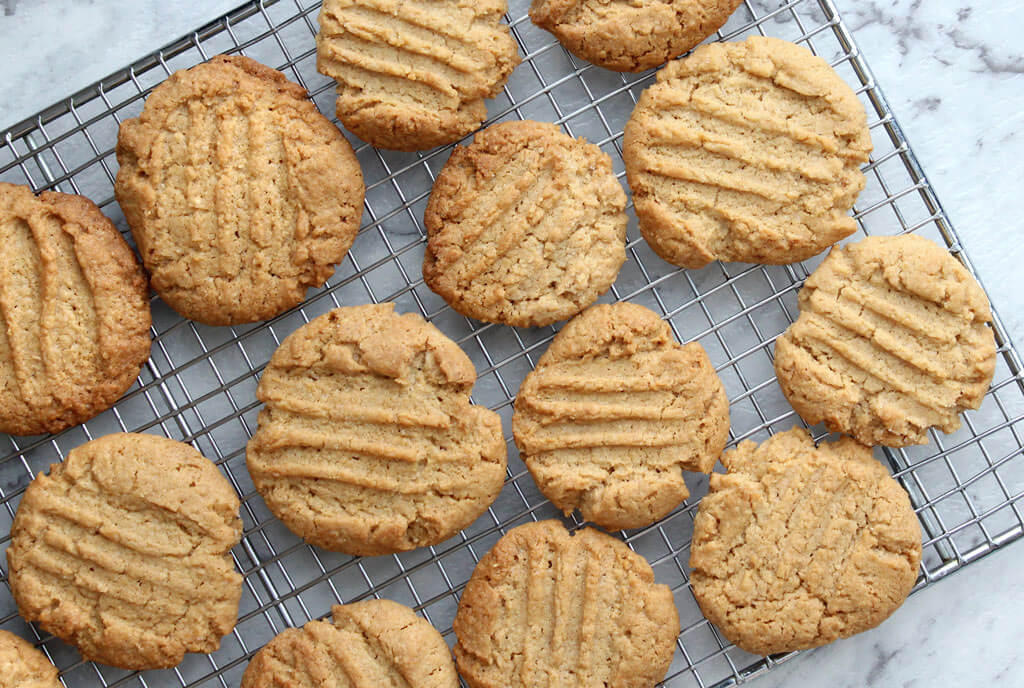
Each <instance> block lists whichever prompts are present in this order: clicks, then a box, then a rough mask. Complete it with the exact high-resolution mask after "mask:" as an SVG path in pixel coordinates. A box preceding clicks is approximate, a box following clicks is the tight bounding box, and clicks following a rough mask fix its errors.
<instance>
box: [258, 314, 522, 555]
mask: <svg viewBox="0 0 1024 688" xmlns="http://www.w3.org/2000/svg"><path fill="white" fill-rule="evenodd" d="M475 381H476V371H475V370H474V369H473V364H472V362H470V360H469V357H468V356H466V354H465V353H463V351H462V350H461V349H460V348H459V347H458V345H457V344H455V342H453V341H451V340H450V339H448V338H447V337H445V336H444V334H442V333H441V331H440V330H438V329H437V328H436V327H434V326H433V325H431V324H430V323H428V322H427V321H425V320H424V319H423V318H421V317H420V316H419V315H416V314H413V313H406V314H404V315H399V314H397V313H395V312H394V304H390V303H388V304H379V305H372V306H354V307H347V308H338V309H335V310H333V311H331V312H330V313H327V314H325V315H322V316H320V317H319V318H317V319H316V320H313V321H312V322H310V323H309V324H307V325H305V326H303V327H302V328H300V329H299V330H297V331H296V332H294V333H292V334H291V336H289V337H288V338H287V339H285V340H284V342H282V343H281V346H280V348H278V350H277V351H276V352H275V353H274V356H273V357H272V358H271V359H270V363H269V365H267V368H266V370H265V371H264V372H263V377H262V379H261V380H260V384H259V389H258V391H257V396H258V397H259V399H260V401H262V402H263V403H265V404H266V408H265V409H264V410H263V411H261V412H260V416H259V429H258V430H257V432H256V434H255V435H254V436H253V438H252V439H251V440H250V441H249V446H248V450H247V453H246V460H247V462H248V465H249V473H250V474H251V475H252V479H253V482H254V483H255V485H256V489H257V490H259V492H260V494H262V495H263V499H264V500H266V502H267V506H268V507H270V510H271V511H273V512H274V514H275V515H276V516H277V517H278V518H280V519H281V520H282V521H283V522H284V524H285V525H286V526H288V528H290V529H291V530H292V531H293V532H294V533H296V534H297V535H299V536H300V537H302V538H304V539H306V540H308V541H309V542H311V543H313V544H314V545H318V546H320V547H323V548H325V549H330V550H335V551H340V552H347V553H349V554H360V555H379V554H387V553H391V552H399V551H404V550H410V549H414V548H416V547H425V546H427V545H433V544H437V543H438V542H441V541H443V540H446V539H447V538H449V537H451V536H452V535H454V534H455V533H457V532H458V531H459V530H461V529H462V528H465V527H466V526H468V525H469V524H470V523H472V522H473V521H474V520H476V518H477V517H478V516H480V514H482V513H483V512H484V511H485V510H486V509H487V507H489V506H490V505H491V503H492V502H493V501H494V500H495V499H496V498H497V496H498V493H499V492H500V491H501V488H502V485H503V484H504V480H505V460H506V451H505V441H504V439H503V437H502V432H501V420H500V418H499V417H498V414H496V413H494V412H493V411H489V410H488V409H485V408H481V407H479V406H472V405H470V403H469V395H470V392H471V391H472V389H473V383H474V382H475Z"/></svg>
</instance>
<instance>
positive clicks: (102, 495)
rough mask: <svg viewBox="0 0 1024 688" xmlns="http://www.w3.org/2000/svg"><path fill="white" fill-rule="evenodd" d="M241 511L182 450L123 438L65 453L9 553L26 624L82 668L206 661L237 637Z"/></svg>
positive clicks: (19, 520) (216, 476)
mask: <svg viewBox="0 0 1024 688" xmlns="http://www.w3.org/2000/svg"><path fill="white" fill-rule="evenodd" d="M238 508H239V502H238V497H237V496H236V494H235V491H234V489H233V488H232V487H231V484H230V483H229V482H228V481H227V480H226V479H225V478H224V477H223V476H222V475H221V474H220V472H219V471H218V470H217V467H216V466H215V465H214V464H213V463H212V462H211V461H209V460H208V459H206V458H204V457H203V456H202V455H201V454H199V452H197V451H196V450H195V449H193V448H192V447H190V446H189V445H187V444H183V443H181V442H176V441H174V440H169V439H166V438H164V437H156V436H154V435H137V434H131V433H118V434H114V435H107V436H105V437H101V438H99V439H96V440H93V441H91V442H87V443H85V444H83V445H81V446H80V447H77V448H75V449H73V450H71V451H70V452H69V453H68V455H67V459H65V461H64V462H63V463H55V464H53V465H52V466H50V473H49V475H45V474H42V473H40V474H39V475H38V476H36V478H35V480H33V481H32V483H31V484H30V485H29V486H28V489H27V490H26V491H25V494H24V496H23V498H22V500H21V504H20V505H19V506H18V512H17V515H16V516H15V519H14V525H13V527H12V529H11V545H10V547H8V549H7V562H8V566H9V571H10V585H11V594H12V595H13V596H14V600H15V602H16V603H17V605H18V611H19V612H20V613H21V615H22V616H23V617H24V618H25V619H26V620H27V621H31V622H34V623H38V624H39V626H40V627H41V628H43V629H45V630H47V631H49V632H50V633H52V634H54V635H55V636H57V637H58V638H60V639H62V640H64V641H65V642H67V643H69V644H71V645H74V646H75V647H77V648H78V649H79V651H80V652H81V653H82V656H83V657H84V658H85V659H86V660H92V661H96V662H102V663H104V664H110V665H112V666H117V667H121V668H124V669H139V670H141V669H157V668H165V667H173V666H176V665H177V664H179V663H180V662H181V660H182V658H183V657H184V655H185V653H186V652H207V653H209V652H213V651H214V650H216V649H217V648H218V647H219V646H220V639H221V637H222V636H223V635H225V634H227V633H229V632H230V631H231V629H232V628H234V626H235V618H236V616H237V614H238V602H239V599H240V597H241V594H242V577H241V576H240V575H239V574H238V573H237V572H236V571H235V567H234V564H233V562H232V559H231V552H230V551H231V548H232V547H233V546H235V545H236V544H238V542H239V540H240V539H241V536H242V522H241V520H240V519H239V518H238Z"/></svg>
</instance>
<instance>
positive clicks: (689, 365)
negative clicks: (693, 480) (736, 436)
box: [512, 303, 729, 529]
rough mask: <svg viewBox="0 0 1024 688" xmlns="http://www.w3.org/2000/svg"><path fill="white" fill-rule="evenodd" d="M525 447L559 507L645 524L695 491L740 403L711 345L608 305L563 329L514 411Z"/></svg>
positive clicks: (602, 521)
mask: <svg viewBox="0 0 1024 688" xmlns="http://www.w3.org/2000/svg"><path fill="white" fill-rule="evenodd" d="M512 427H513V430H514V433H515V441H516V445H517V446H518V447H519V454H520V456H521V457H522V459H523V461H524V462H525V463H526V467H527V468H528V469H529V470H530V474H531V475H532V476H533V479H534V480H535V481H536V483H537V486H538V487H539V488H540V491H541V492H543V493H544V496H545V497H547V498H548V499H550V500H551V501H552V502H553V503H554V505H555V506H557V507H558V508H559V509H561V510H562V511H563V512H565V514H566V515H568V514H570V513H571V512H572V511H573V510H574V509H579V510H580V513H581V514H583V518H585V519H586V520H588V521H593V522H594V523H596V524H597V525H599V526H601V527H603V528H608V529H621V528H639V527H641V526H645V525H649V524H651V523H654V522H655V521H657V520H659V519H661V518H663V517H664V516H666V515H668V513H669V512H671V511H672V510H673V509H674V508H676V506H678V505H679V503H680V502H682V501H683V500H684V499H686V498H687V497H688V496H689V492H688V491H687V489H686V483H685V482H683V475H682V472H683V471H684V470H686V471H699V472H701V473H708V472H710V471H711V468H712V467H713V466H714V465H715V462H716V461H717V460H718V457H719V455H720V454H721V453H722V450H723V449H724V448H725V443H726V441H727V440H728V439H729V400H728V399H727V398H726V396H725V389H724V388H723V387H722V382H721V380H719V379H718V375H717V374H716V373H715V369H714V368H713V367H712V365H711V361H710V360H708V357H707V354H706V353H705V351H704V347H702V346H701V345H700V344H698V343H696V342H692V343H690V344H687V345H685V346H681V345H680V344H678V343H677V342H676V341H675V339H674V338H673V336H672V330H671V328H670V327H669V325H668V323H666V322H664V321H663V320H661V319H660V318H659V317H658V316H657V314H655V313H654V312H652V311H651V310H649V309H647V308H644V307H643V306H638V305H635V304H631V303H616V304H612V305H605V304H600V305H597V306H592V307H591V308H589V309H587V310H586V311H584V312H583V313H581V314H579V315H577V316H576V317H575V318H573V319H572V320H570V321H569V323H568V324H567V325H566V326H565V327H564V328H562V330H561V331H560V332H559V333H558V335H556V336H555V339H554V341H553V342H552V343H551V346H550V347H549V348H548V350H547V351H546V352H545V353H544V355H543V356H541V358H540V360H539V361H538V362H537V367H536V368H535V369H534V370H533V372H531V373H530V374H529V375H527V376H526V379H525V380H524V381H523V384H522V386H521V387H520V388H519V393H518V395H517V396H516V401H515V413H514V415H513V416H512Z"/></svg>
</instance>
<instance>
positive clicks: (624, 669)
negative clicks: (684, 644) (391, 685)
mask: <svg viewBox="0 0 1024 688" xmlns="http://www.w3.org/2000/svg"><path fill="white" fill-rule="evenodd" d="M453 627H454V630H455V635H456V637H457V639H458V640H457V642H456V644H455V660H456V662H457V664H458V667H459V673H460V674H461V675H462V678H463V679H465V681H466V683H467V684H468V685H469V686H470V688H517V687H522V688H533V686H538V685H552V686H560V687H562V688H572V687H574V686H578V687H579V688H585V687H589V686H605V687H606V688H626V687H627V686H628V687H629V688H644V687H650V686H654V684H655V683H657V682H658V681H659V680H661V679H662V678H663V677H664V676H665V672H666V671H668V667H669V664H670V663H671V662H672V655H673V653H674V652H675V642H676V636H677V635H678V634H679V615H678V614H677V612H676V607H675V603H674V601H673V599H672V591H671V590H669V588H668V586H666V585H660V584H656V583H655V582H654V573H653V571H651V567H650V566H649V565H648V564H647V562H646V561H644V559H643V557H641V556H640V555H639V554H636V553H635V552H633V551H632V550H630V549H629V548H628V547H626V545H624V544H623V543H622V542H620V541H619V540H616V539H615V538H613V537H610V536H608V535H605V534H604V533H601V532H599V531H597V530H594V529H592V528H584V529H582V530H579V531H577V532H576V533H575V534H570V533H569V531H567V530H566V529H565V527H564V526H562V524H561V523H559V522H558V521H541V522H539V523H529V524H527V525H523V526H519V527H517V528H513V529H512V530H510V531H509V532H508V533H506V534H505V536H504V537H502V538H501V540H499V541H498V543H497V544H496V545H495V546H494V548H493V549H491V551H490V552H488V553H487V554H486V555H485V556H484V557H483V558H481V559H480V562H479V563H478V564H477V565H476V568H475V569H474V570H473V575H472V577H471V578H470V580H469V583H468V584H467V585H466V588H465V590H464V591H463V593H462V599H460V600H459V609H458V612H457V613H456V615H455V622H454V624H453Z"/></svg>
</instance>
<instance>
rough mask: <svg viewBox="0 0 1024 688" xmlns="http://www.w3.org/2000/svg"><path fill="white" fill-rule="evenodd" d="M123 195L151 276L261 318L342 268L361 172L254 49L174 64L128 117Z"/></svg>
mask: <svg viewBox="0 0 1024 688" xmlns="http://www.w3.org/2000/svg"><path fill="white" fill-rule="evenodd" d="M117 161H118V163H119V164H120V165H121V168H120V170H118V173H117V184H116V187H115V190H116V192H117V200H118V202H119V203H120V204H121V208H122V209H123V210H124V214H125V217H126V218H127V220H128V224H129V225H131V228H132V234H133V235H134V237H135V241H136V243H137V244H138V246H139V252H140V253H141V254H142V260H143V262H144V263H145V265H146V269H147V270H149V273H150V275H151V277H152V281H153V289H155V290H156V292H157V293H158V294H159V295H160V297H161V298H162V299H163V300H164V301H166V302H167V303H168V305H170V306H171V307H172V308H173V309H174V310H176V311H178V313H180V314H181V315H183V316H185V317H186V318H191V319H192V320H198V321H199V322H203V323H207V324H210V325H233V324H238V323H247V322H255V321H257V320H266V319H267V318H271V317H273V316H275V315H277V314H278V313H281V312H283V311H285V310H287V309H289V308H291V307H292V306H295V305H296V304H298V303H301V302H302V300H303V298H305V295H306V289H307V288H308V287H319V286H320V285H322V284H323V283H324V282H325V281H326V280H327V278H328V277H330V276H331V275H332V274H333V273H334V266H335V264H337V263H338V262H340V261H341V259H342V258H343V257H344V256H345V253H346V252H347V251H348V249H349V246H351V245H352V240H353V239H354V238H355V235H356V232H357V231H358V229H359V221H360V218H361V217H362V214H363V190H364V189H363V176H362V172H361V171H360V169H359V162H358V160H356V157H355V154H354V153H353V151H352V146H350V145H349V143H348V141H346V140H345V137H344V136H342V134H341V132H340V131H338V129H337V127H335V126H334V125H333V124H331V122H330V121H329V120H328V119H327V118H326V117H324V116H323V115H321V114H320V113H319V112H317V109H316V107H315V106H314V105H313V103H312V102H311V101H310V100H309V99H308V97H307V95H306V91H305V89H303V88H302V87H301V86H299V85H298V84H294V83H292V82H290V81H288V79H286V78H285V76H284V74H282V73H280V72H278V71H277V70H274V69H271V68H270V67H265V66H263V65H261V64H260V63H258V62H254V61H253V60H250V59H249V58H246V57H241V56H234V57H227V56H225V55H220V56H218V57H215V58H213V59H212V60H211V61H210V62H207V63H204V64H201V65H198V66H196V67H193V68H192V69H188V70H181V71H178V72H175V73H174V74H172V75H171V76H170V78H168V79H167V81H165V82H164V83H162V84H161V85H160V86H158V87H157V88H156V89H155V90H154V91H153V92H152V93H151V94H150V96H149V98H147V99H146V106H145V108H144V109H143V111H142V114H141V115H140V116H139V117H138V118H137V119H129V120H125V121H124V122H122V123H121V131H120V134H119V136H118V140H117Z"/></svg>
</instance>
